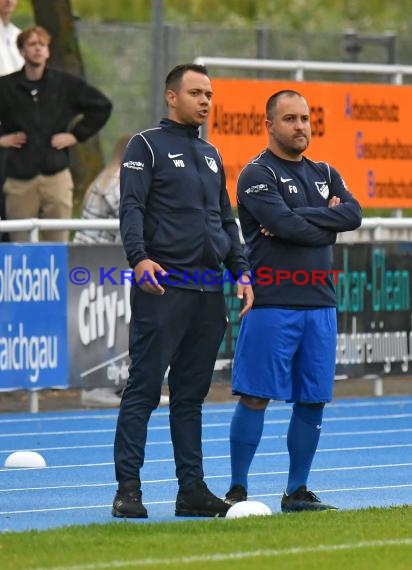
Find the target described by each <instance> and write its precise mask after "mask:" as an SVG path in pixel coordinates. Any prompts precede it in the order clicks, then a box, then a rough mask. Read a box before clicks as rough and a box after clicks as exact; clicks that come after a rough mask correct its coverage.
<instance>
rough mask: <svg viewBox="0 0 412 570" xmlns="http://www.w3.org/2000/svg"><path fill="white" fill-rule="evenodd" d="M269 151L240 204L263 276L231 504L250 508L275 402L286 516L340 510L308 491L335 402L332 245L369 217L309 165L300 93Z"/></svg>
mask: <svg viewBox="0 0 412 570" xmlns="http://www.w3.org/2000/svg"><path fill="white" fill-rule="evenodd" d="M266 129H267V132H268V137H269V145H268V148H267V149H265V150H264V151H263V152H262V153H261V154H260V155H259V156H257V157H256V158H255V159H253V160H252V161H251V162H250V163H249V164H248V165H247V166H246V167H245V168H244V169H243V171H242V172H241V174H240V177H239V181H238V187H237V196H238V203H239V220H240V223H241V227H242V232H243V236H244V239H245V243H246V253H247V255H248V259H249V262H250V264H251V268H252V271H253V276H254V293H255V302H254V307H253V310H252V311H250V313H248V314H247V315H246V317H245V319H243V321H242V324H241V328H240V331H239V337H238V340H237V344H236V351H235V356H234V364H233V386H232V387H233V392H234V393H235V394H238V395H240V399H239V402H238V405H237V407H236V409H235V412H234V415H233V418H232V422H231V428H230V443H231V463H232V481H231V485H230V489H229V491H228V492H227V494H226V501H227V502H228V503H229V504H234V503H236V502H239V501H242V500H246V498H247V488H248V487H247V484H248V472H249V468H250V465H251V462H252V459H253V457H254V454H255V451H256V449H257V446H258V444H259V441H260V438H261V435H262V430H263V424H264V415H265V409H266V407H267V405H268V402H269V401H270V400H284V401H287V402H293V403H294V405H293V412H292V416H291V420H290V424H289V429H288V434H287V446H288V452H289V459H290V463H289V475H288V481H287V485H286V489H285V493H284V495H283V497H282V500H281V509H282V511H283V512H291V511H306V510H311V511H320V510H327V509H335V507H334V506H332V505H328V504H326V503H323V502H322V501H321V500H320V499H319V498H318V497H317V496H316V495H315V494H314V493H313V492H311V491H309V490H308V489H307V486H306V484H307V479H308V476H309V472H310V468H311V464H312V460H313V458H314V455H315V452H316V449H317V445H318V441H319V434H320V429H321V425H322V416H323V408H324V406H325V403H326V402H329V401H330V400H331V399H332V389H333V381H334V372H335V360H336V333H337V330H336V295H335V289H334V277H335V276H336V273H334V271H335V269H334V267H333V258H332V245H333V244H334V243H335V241H336V235H337V232H343V231H349V230H354V229H355V228H357V227H358V226H359V225H360V223H361V208H360V206H359V203H358V202H357V200H356V199H355V198H354V197H353V196H352V194H351V193H350V192H349V190H348V189H347V187H346V185H345V183H344V181H343V179H342V178H341V176H340V175H339V174H338V172H337V171H336V170H335V169H334V168H333V167H331V166H329V165H328V164H326V163H316V162H313V161H311V160H309V159H308V158H306V157H305V156H304V155H303V152H304V151H305V150H306V148H307V146H308V144H309V142H310V137H311V131H310V115H309V107H308V104H307V102H306V100H305V99H304V97H302V95H300V94H299V93H297V92H296V91H292V90H286V91H280V92H278V93H275V94H274V95H272V96H271V97H270V98H269V100H268V102H267V104H266Z"/></svg>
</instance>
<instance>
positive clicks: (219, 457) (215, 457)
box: [0, 443, 412, 473]
mask: <svg viewBox="0 0 412 570" xmlns="http://www.w3.org/2000/svg"><path fill="white" fill-rule="evenodd" d="M410 447H412V443H400V444H390V445H372V446H366V445H365V446H356V447H334V448H326V449H321V448H320V449H318V450H317V452H316V453H337V452H342V451H371V450H374V449H399V448H401V449H405V448H410ZM280 455H288V452H287V451H272V452H262V453H256V454H255V457H277V456H280ZM229 458H230V455H228V454H225V455H206V456H204V458H203V459H204V461H212V460H219V461H220V460H222V459H229ZM171 462H174V458H173V457H167V458H163V459H145V464H149V463H151V464H154V463H171ZM112 465H114V463H113V461H103V462H99V463H76V464H70V465H47V466H46V467H42V468H38V467H17V468H12V469H10V468H8V467H4V468H0V473H4V472H6V473H12V472H16V471H25V470H33V469H41V470H42V471H45V470H47V469H73V468H76V469H77V468H84V467H107V466H112Z"/></svg>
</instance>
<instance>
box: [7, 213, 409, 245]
mask: <svg viewBox="0 0 412 570" xmlns="http://www.w3.org/2000/svg"><path fill="white" fill-rule="evenodd" d="M116 229H119V220H116V219H110V220H99V219H93V220H84V219H67V220H56V219H40V218H28V219H25V220H3V221H2V220H0V233H1V232H8V233H10V234H11V238H12V237H13V235H12V232H13V231H27V232H28V233H29V237H30V242H32V243H36V242H38V241H39V232H40V231H42V230H116ZM400 231H404V232H411V234H412V218H395V217H394V218H378V217H375V218H364V219H363V221H362V225H361V226H360V228H359V229H357V230H355V231H353V232H343V233H341V234H339V241H340V242H341V243H342V242H346V241H348V242H351V243H353V242H356V241H365V240H373V241H379V240H385V241H386V240H389V241H393V240H399V239H400V237H399V232H400ZM406 237H408V236H406ZM11 241H13V239H11Z"/></svg>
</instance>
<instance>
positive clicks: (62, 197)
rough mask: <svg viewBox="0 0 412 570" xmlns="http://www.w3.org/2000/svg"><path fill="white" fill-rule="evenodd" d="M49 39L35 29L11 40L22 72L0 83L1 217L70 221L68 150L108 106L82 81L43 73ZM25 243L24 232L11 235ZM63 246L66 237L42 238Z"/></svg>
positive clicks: (99, 122) (94, 127)
mask: <svg viewBox="0 0 412 570" xmlns="http://www.w3.org/2000/svg"><path fill="white" fill-rule="evenodd" d="M50 41H51V36H50V34H49V33H48V32H47V31H46V30H45V29H44V28H42V27H41V26H32V27H29V28H26V29H25V30H23V32H21V33H20V34H19V36H18V37H17V46H18V48H19V50H20V53H21V55H22V56H23V58H24V67H23V69H22V70H20V71H16V72H15V73H12V74H10V75H7V76H5V77H0V123H1V124H0V147H2V148H7V149H8V152H7V161H6V182H5V184H4V193H5V196H6V217H7V218H8V219H9V220H16V219H25V218H35V217H41V218H57V219H66V218H71V216H72V191H73V180H72V177H71V173H70V170H69V148H70V147H71V146H73V145H75V144H76V143H77V142H84V141H86V140H87V139H88V138H89V137H91V136H92V135H94V134H96V133H97V132H98V131H99V130H100V129H101V128H102V127H103V125H104V124H105V123H106V121H107V120H108V118H109V116H110V113H111V110H112V104H111V102H110V101H109V99H107V97H106V96H105V95H103V93H101V92H100V91H98V90H97V89H96V88H95V87H92V86H90V85H89V84H88V83H86V81H84V79H82V78H81V77H77V76H75V75H71V74H70V73H67V72H65V71H62V70H58V69H53V68H49V67H48V66H47V61H48V59H49V57H50V50H49V46H50ZM11 237H12V239H13V241H26V240H27V237H28V236H27V232H13V235H12V236H11ZM47 237H48V239H49V240H51V241H59V242H61V241H67V240H68V231H66V230H64V231H62V230H56V231H49V232H47Z"/></svg>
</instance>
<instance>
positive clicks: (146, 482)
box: [0, 463, 412, 493]
mask: <svg viewBox="0 0 412 570" xmlns="http://www.w3.org/2000/svg"><path fill="white" fill-rule="evenodd" d="M399 467H412V463H388V464H380V465H355V466H348V467H327V468H326V467H325V468H314V469H312V470H311V472H312V473H324V472H331V471H357V470H365V469H399ZM25 470H27V468H26V469H25ZM287 473H288V471H264V472H260V473H259V472H255V473H249V477H269V476H270V477H273V476H276V475H285V474H286V475H287ZM228 477H229V475H209V476H207V477H205V479H206V480H209V479H226V478H228ZM176 481H177V479H176V477H171V478H166V479H153V480H145V479H144V480H143V481H142V484H143V485H149V484H156V485H157V484H164V483H174V482H176ZM114 486H117V483H116V482H113V483H81V484H79V483H77V484H75V485H44V486H42V487H20V488H14V489H0V493H12V492H13V493H20V492H23V491H52V490H54V489H82V488H90V487H92V488H98V487H114ZM400 486H402V485H400ZM408 486H409V485H408ZM411 486H412V485H411ZM395 487H398V485H395ZM323 492H324V491H323Z"/></svg>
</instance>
